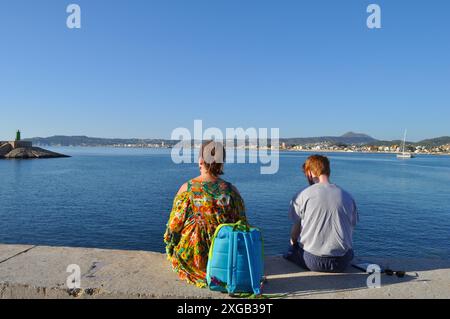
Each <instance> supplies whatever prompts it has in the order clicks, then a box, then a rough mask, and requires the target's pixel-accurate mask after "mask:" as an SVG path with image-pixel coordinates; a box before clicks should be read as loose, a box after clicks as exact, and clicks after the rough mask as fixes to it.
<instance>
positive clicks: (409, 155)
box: [397, 130, 414, 159]
mask: <svg viewBox="0 0 450 319" xmlns="http://www.w3.org/2000/svg"><path fill="white" fill-rule="evenodd" d="M407 132H408V131H407V130H405V136H404V138H403V144H402V152H401V153H400V154H397V158H398V159H410V158H413V157H414V155H413V154H412V153H410V152H406V151H405V150H406V134H407Z"/></svg>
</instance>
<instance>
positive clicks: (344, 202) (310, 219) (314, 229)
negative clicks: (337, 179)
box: [289, 183, 358, 257]
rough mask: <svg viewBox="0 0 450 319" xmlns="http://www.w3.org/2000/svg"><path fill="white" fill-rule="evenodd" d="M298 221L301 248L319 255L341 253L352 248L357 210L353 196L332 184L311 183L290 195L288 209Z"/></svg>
mask: <svg viewBox="0 0 450 319" xmlns="http://www.w3.org/2000/svg"><path fill="white" fill-rule="evenodd" d="M289 216H290V218H291V219H292V220H293V221H294V222H301V225H302V231H301V234H300V242H301V243H302V245H303V249H304V250H305V251H307V252H309V253H311V254H313V255H316V256H320V257H327V256H330V257H340V256H344V255H345V254H346V253H347V252H348V251H349V250H350V249H352V247H353V239H352V237H353V229H354V227H355V226H356V223H357V222H358V212H357V208H356V204H355V201H354V199H353V197H352V196H351V195H350V194H349V193H347V192H346V191H344V190H343V189H341V188H340V187H338V186H336V185H334V184H326V183H318V184H314V185H312V186H310V187H308V188H306V189H305V190H303V191H301V192H299V193H298V194H296V195H295V196H294V198H293V199H292V201H291V205H290V208H289Z"/></svg>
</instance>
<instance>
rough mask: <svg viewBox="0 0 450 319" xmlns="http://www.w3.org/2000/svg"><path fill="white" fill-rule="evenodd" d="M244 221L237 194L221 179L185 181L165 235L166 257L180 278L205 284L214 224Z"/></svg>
mask: <svg viewBox="0 0 450 319" xmlns="http://www.w3.org/2000/svg"><path fill="white" fill-rule="evenodd" d="M239 220H242V221H246V217H245V206H244V201H243V200H242V198H241V196H240V195H239V193H238V192H237V191H236V190H235V189H234V188H233V186H232V185H231V184H230V183H227V182H225V181H224V180H221V179H219V180H217V181H216V182H201V181H198V180H196V179H193V180H191V181H189V182H188V187H187V191H186V192H184V193H182V194H180V195H178V196H176V197H175V200H174V203H173V208H172V212H171V214H170V218H169V222H168V223H167V230H166V233H165V234H164V242H165V244H166V252H167V258H168V259H169V260H170V261H171V263H172V267H173V270H174V271H175V272H177V273H178V276H179V277H180V279H182V280H186V281H187V282H188V283H190V284H194V285H196V286H197V287H206V265H207V263H208V254H209V247H210V245H211V240H212V237H213V235H214V232H215V231H216V228H217V226H219V225H220V224H225V223H236V222H238V221H239Z"/></svg>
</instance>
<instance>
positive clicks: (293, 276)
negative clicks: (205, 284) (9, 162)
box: [0, 244, 450, 299]
mask: <svg viewBox="0 0 450 319" xmlns="http://www.w3.org/2000/svg"><path fill="white" fill-rule="evenodd" d="M371 261H373V262H375V263H379V264H385V265H389V266H390V267H392V268H393V269H396V270H399V269H402V270H406V271H407V274H406V276H405V277H404V278H397V277H396V276H391V277H389V276H386V275H382V277H381V288H372V289H370V288H367V284H366V283H367V278H368V275H367V274H365V273H362V272H359V271H358V270H356V269H353V268H351V269H348V271H347V272H346V273H344V274H319V273H312V272H305V271H302V270H301V269H300V268H298V267H297V266H295V265H293V264H292V263H289V262H287V261H285V260H284V259H283V258H282V257H280V256H268V257H266V260H265V268H266V275H267V279H268V281H267V283H266V284H265V288H264V293H267V294H271V293H276V294H286V295H285V297H284V298H294V299H301V298H308V299H309V298H314V299H316V298H332V299H353V298H357V299H359V298H370V299H397V298H408V299H417V298H425V299H428V298H446V299H450V290H449V289H448V287H449V286H450V261H443V260H428V259H414V258H372V259H371ZM71 264H77V265H79V267H80V270H81V289H80V290H79V291H76V293H74V291H73V290H72V291H71V290H68V289H67V286H66V281H67V278H68V276H69V275H70V273H68V272H67V267H68V266H69V265H71ZM9 298H18V299H28V298H32V299H35V298H38V299H41V298H44V299H73V298H83V299H84V298H86V299H105V298H119V299H148V298H150V299H164V298H170V299H182V298H183V299H211V298H213V299H222V298H229V297H228V295H226V294H222V293H218V292H212V291H210V290H208V289H199V288H196V287H194V286H191V285H187V284H186V283H184V282H182V281H180V280H179V279H178V276H177V275H176V274H175V273H174V272H173V271H172V270H171V269H170V264H169V262H168V261H167V260H166V257H165V255H164V254H161V253H155V252H146V251H125V250H106V249H95V248H68V247H49V246H33V245H2V244H0V299H9Z"/></svg>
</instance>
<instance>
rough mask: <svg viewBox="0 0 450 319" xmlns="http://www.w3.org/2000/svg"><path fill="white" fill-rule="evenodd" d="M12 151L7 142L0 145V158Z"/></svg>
mask: <svg viewBox="0 0 450 319" xmlns="http://www.w3.org/2000/svg"><path fill="white" fill-rule="evenodd" d="M11 151H12V146H11V145H10V144H9V143H4V144H2V145H0V158H1V157H3V156H5V155H6V154H8V153H9V152H11Z"/></svg>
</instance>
